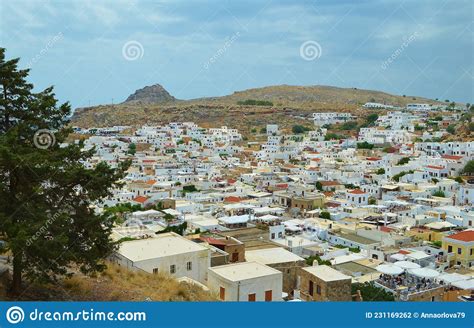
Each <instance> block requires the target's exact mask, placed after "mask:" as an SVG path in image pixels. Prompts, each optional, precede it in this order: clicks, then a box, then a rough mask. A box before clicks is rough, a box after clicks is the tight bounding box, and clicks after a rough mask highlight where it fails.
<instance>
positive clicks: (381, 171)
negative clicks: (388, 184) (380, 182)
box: [376, 167, 385, 174]
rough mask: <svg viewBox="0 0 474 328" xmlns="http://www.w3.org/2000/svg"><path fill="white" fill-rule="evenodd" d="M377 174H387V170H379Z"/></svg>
mask: <svg viewBox="0 0 474 328" xmlns="http://www.w3.org/2000/svg"><path fill="white" fill-rule="evenodd" d="M376 173H377V174H385V169H384V168H383V167H381V168H379V169H378V170H377V172H376Z"/></svg>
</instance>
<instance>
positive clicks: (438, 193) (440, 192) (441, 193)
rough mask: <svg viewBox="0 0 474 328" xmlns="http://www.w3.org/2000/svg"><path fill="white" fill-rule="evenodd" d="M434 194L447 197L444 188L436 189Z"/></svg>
mask: <svg viewBox="0 0 474 328" xmlns="http://www.w3.org/2000/svg"><path fill="white" fill-rule="evenodd" d="M433 196H435V197H443V198H445V197H446V195H445V193H444V191H442V190H436V191H435V192H434V193H433Z"/></svg>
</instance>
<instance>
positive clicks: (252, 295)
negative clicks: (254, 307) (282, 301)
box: [249, 293, 257, 302]
mask: <svg viewBox="0 0 474 328" xmlns="http://www.w3.org/2000/svg"><path fill="white" fill-rule="evenodd" d="M256 298H257V297H256V295H255V293H253V294H249V302H255V300H256Z"/></svg>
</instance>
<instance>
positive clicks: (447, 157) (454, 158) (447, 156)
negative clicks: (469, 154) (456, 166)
mask: <svg viewBox="0 0 474 328" xmlns="http://www.w3.org/2000/svg"><path fill="white" fill-rule="evenodd" d="M441 157H442V158H444V159H453V160H455V161H459V160H460V159H462V158H463V156H454V155H443V156H441Z"/></svg>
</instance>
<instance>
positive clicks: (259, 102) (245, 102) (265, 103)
mask: <svg viewBox="0 0 474 328" xmlns="http://www.w3.org/2000/svg"><path fill="white" fill-rule="evenodd" d="M237 105H251V106H273V103H272V102H271V101H268V100H255V99H247V100H243V101H242V100H241V101H238V102H237Z"/></svg>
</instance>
